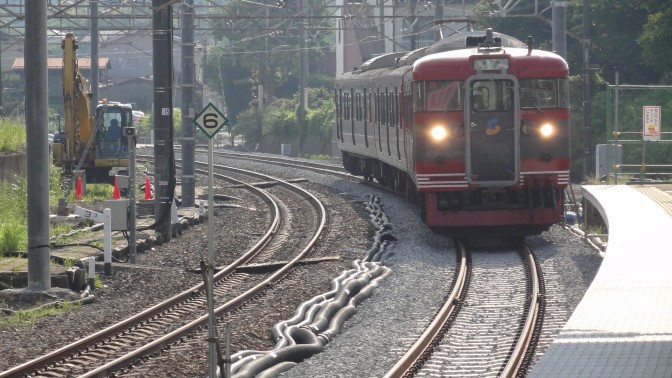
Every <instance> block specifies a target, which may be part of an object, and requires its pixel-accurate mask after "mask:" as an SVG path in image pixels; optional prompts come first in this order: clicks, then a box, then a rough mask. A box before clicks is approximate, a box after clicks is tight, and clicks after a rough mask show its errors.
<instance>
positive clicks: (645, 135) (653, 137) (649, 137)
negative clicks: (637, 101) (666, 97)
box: [639, 106, 660, 182]
mask: <svg viewBox="0 0 672 378" xmlns="http://www.w3.org/2000/svg"><path fill="white" fill-rule="evenodd" d="M649 141H654V142H657V141H660V106H643V107H642V168H641V169H640V171H639V181H642V182H643V181H644V178H645V177H644V176H645V174H646V147H647V142H649Z"/></svg>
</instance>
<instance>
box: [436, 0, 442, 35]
mask: <svg viewBox="0 0 672 378" xmlns="http://www.w3.org/2000/svg"><path fill="white" fill-rule="evenodd" d="M443 3H444V0H434V20H442V19H443ZM434 27H435V28H436V30H435V31H434V42H438V41H440V40H441V26H440V25H434Z"/></svg>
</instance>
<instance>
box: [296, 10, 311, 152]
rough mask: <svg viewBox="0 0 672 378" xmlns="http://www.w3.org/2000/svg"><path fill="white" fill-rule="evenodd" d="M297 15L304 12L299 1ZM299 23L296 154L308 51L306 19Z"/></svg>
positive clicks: (302, 119)
mask: <svg viewBox="0 0 672 378" xmlns="http://www.w3.org/2000/svg"><path fill="white" fill-rule="evenodd" d="M296 4H297V14H299V15H302V14H303V12H304V11H305V8H304V7H303V0H299V1H298V2H297V3H296ZM301 18H302V19H301V22H300V23H299V35H300V36H301V37H300V38H301V40H300V44H299V46H300V48H301V53H300V54H299V111H298V114H297V117H296V118H297V121H298V123H299V145H298V146H297V153H298V154H300V153H301V142H302V139H303V131H304V127H305V121H306V96H305V95H306V77H307V75H308V72H307V71H308V63H307V60H308V52H307V51H306V50H307V49H308V47H307V43H306V42H307V41H306V38H307V36H306V24H305V22H306V19H305V18H304V17H301Z"/></svg>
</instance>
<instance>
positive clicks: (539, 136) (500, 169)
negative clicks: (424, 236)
mask: <svg viewBox="0 0 672 378" xmlns="http://www.w3.org/2000/svg"><path fill="white" fill-rule="evenodd" d="M514 41H517V40H514ZM518 42H520V41H518ZM465 44H466V46H465V48H462V49H452V50H450V51H444V52H439V53H436V54H431V55H428V56H426V57H425V58H423V59H420V60H419V61H417V62H416V63H415V65H414V68H413V85H414V91H413V94H414V113H413V120H414V122H413V124H414V127H413V142H414V143H413V155H412V156H413V161H412V167H411V170H413V171H414V172H413V177H414V179H415V180H414V181H415V185H416V187H417V190H418V194H419V198H420V206H421V214H422V217H423V220H424V221H425V222H426V223H427V225H428V226H430V227H431V228H433V229H434V230H436V231H438V232H441V233H445V234H449V235H464V234H470V233H474V232H477V233H479V234H483V233H488V232H490V233H493V234H497V235H526V234H536V233H540V232H542V231H544V230H546V229H548V228H549V227H550V226H551V225H552V224H555V223H557V222H559V221H560V220H561V219H562V216H563V207H564V206H563V198H564V196H563V190H564V188H565V187H566V186H567V185H568V183H569V154H570V148H569V143H570V136H569V100H568V93H569V84H568V73H569V72H568V67H567V64H566V62H565V61H564V60H563V59H562V58H561V57H559V56H557V55H555V54H553V53H549V52H545V51H540V50H534V49H532V47H531V46H525V45H524V44H522V42H520V44H521V45H518V44H515V43H511V44H510V45H509V46H502V45H501V39H499V40H498V38H493V36H492V35H491V34H489V35H487V36H482V34H481V36H471V37H467V38H466V42H465ZM470 45H471V46H470Z"/></svg>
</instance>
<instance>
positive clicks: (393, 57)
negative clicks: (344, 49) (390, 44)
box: [360, 52, 408, 71]
mask: <svg viewBox="0 0 672 378" xmlns="http://www.w3.org/2000/svg"><path fill="white" fill-rule="evenodd" d="M406 54H408V52H394V53H388V54H383V55H378V56H376V57H373V58H371V59H369V60H367V61H366V62H364V63H363V64H362V68H361V69H360V71H368V70H374V69H376V68H385V67H392V66H394V65H396V64H397V59H399V58H401V57H403V56H404V55H406Z"/></svg>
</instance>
